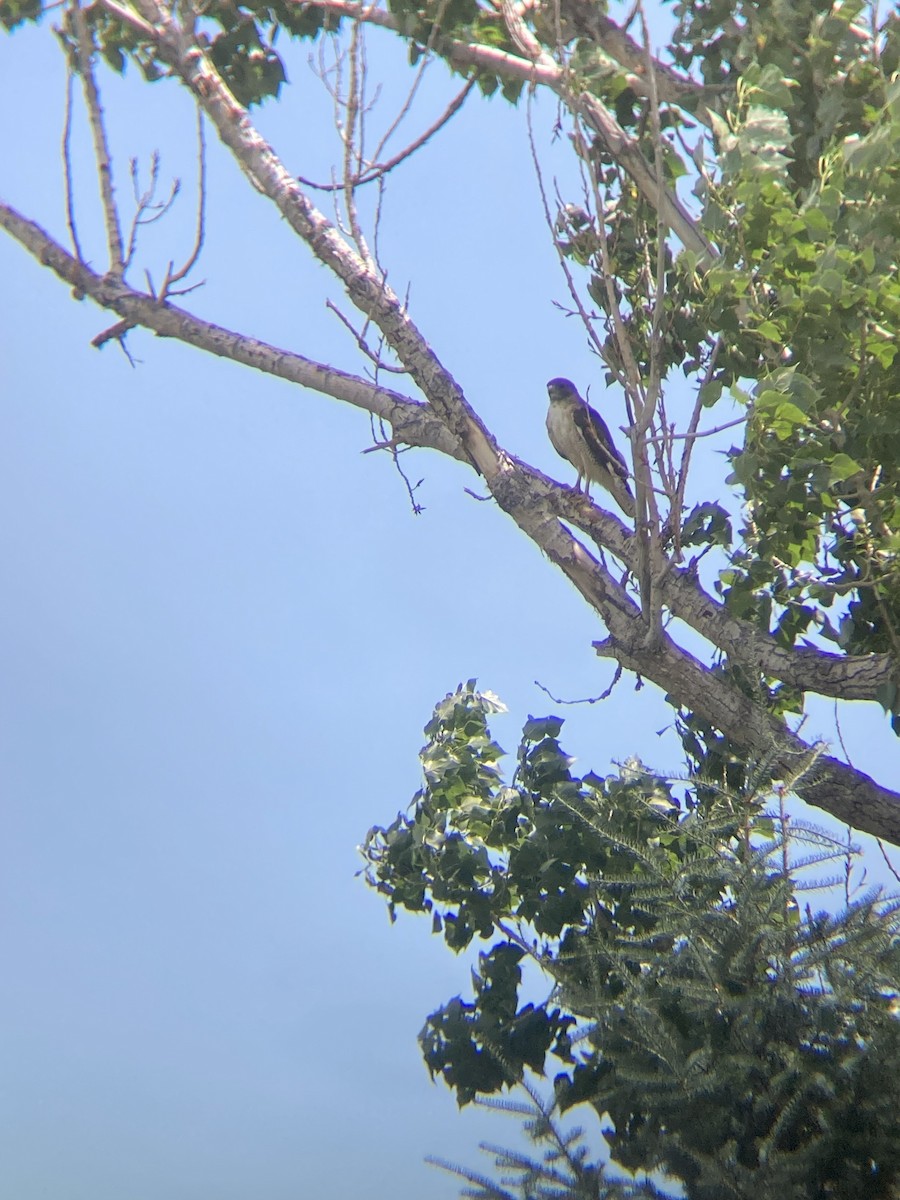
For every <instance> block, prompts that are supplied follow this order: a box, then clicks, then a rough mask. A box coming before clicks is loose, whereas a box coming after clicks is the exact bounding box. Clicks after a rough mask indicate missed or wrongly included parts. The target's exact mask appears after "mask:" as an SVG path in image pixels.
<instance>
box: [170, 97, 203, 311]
mask: <svg viewBox="0 0 900 1200" xmlns="http://www.w3.org/2000/svg"><path fill="white" fill-rule="evenodd" d="M197 172H198V180H197V232H196V235H195V237H194V247H193V249H192V250H191V253H190V255H189V256H188V258H187V260H186V261H185V263H184V265H183V266H182V267H180V268H179V270H177V271H176V272H175V274H174V275H171V276H170V277H169V280H168V285H169V286H168V288H167V289H166V291H167V292H168V291H170V290H171V285H172V284H173V283H180V282H181V280H182V279H184V278H185V276H186V275H188V274H189V273H190V272H191V271H192V270H193V269H194V267H195V266H196V264H197V260H198V259H199V257H200V251H201V250H202V249H203V241H204V239H205V237H206V137H205V134H204V129H203V109H202V108H200V106H199V105H198V106H197Z"/></svg>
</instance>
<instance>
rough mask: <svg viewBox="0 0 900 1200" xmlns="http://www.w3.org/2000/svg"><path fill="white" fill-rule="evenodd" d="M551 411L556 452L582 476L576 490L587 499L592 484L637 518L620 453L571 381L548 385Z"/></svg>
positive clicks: (550, 427) (549, 425)
mask: <svg viewBox="0 0 900 1200" xmlns="http://www.w3.org/2000/svg"><path fill="white" fill-rule="evenodd" d="M547 392H548V393H549V395H550V409H549V411H548V413H547V433H548V434H549V435H550V441H551V442H552V443H553V449H554V450H555V451H556V452H557V454H561V455H562V456H563V458H567V459H568V460H569V462H570V463H571V464H572V466H573V467H574V468H575V470H576V471H577V472H578V479H577V480H576V483H575V487H576V488H577V489H578V490H579V491H580V490H581V481H582V479H583V480H584V491H585V495H587V494H588V488H589V487H590V485H591V484H592V483H599V484H600V486H601V487H602V488H605V489H606V490H607V491H608V492H610V493H611V495H612V497H613V499H614V500H615V502H616V504H618V506H619V508H621V510H622V512H624V513H627V514H628V516H629V517H633V516H634V496H633V495H632V492H631V488H630V487H629V486H628V468H627V467H626V466H625V459H624V458H623V457H622V455H621V454H620V453H619V451H618V450H617V449H616V447H615V444H614V442H613V440H612V438H611V437H610V434H609V430H608V429H607V428H606V422H605V421H604V420H603V418H602V417H601V416H600V414H599V413H598V412H596V411H595V410H594V409H593V408H591V406H590V405H589V404H588V402H587V401H586V400H582V398H581V397H580V396H579V395H578V392H577V391H576V390H575V385H574V383H571V382H570V381H569V380H568V379H551V380H550V382H549V383H548V384H547Z"/></svg>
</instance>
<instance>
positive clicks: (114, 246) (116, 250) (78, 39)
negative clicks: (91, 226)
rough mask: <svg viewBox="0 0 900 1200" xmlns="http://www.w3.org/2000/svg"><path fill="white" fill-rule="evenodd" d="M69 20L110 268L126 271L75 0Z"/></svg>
mask: <svg viewBox="0 0 900 1200" xmlns="http://www.w3.org/2000/svg"><path fill="white" fill-rule="evenodd" d="M68 24H69V28H70V30H71V33H72V36H73V40H74V42H75V46H76V51H75V62H76V64H77V68H78V73H79V75H80V76H81V81H82V84H83V86H84V98H85V104H86V105H87V110H88V118H89V120H90V126H91V135H92V137H93V139H94V156H95V158H96V160H97V176H98V178H99V182H100V198H101V200H102V202H103V217H104V220H105V222H106V241H107V246H108V248H109V269H110V271H112V272H113V273H114V274H117V275H121V274H123V273H124V271H125V255H124V251H123V248H122V230H121V228H120V227H119V210H118V208H117V207H116V200H115V194H114V188H113V178H112V160H111V158H110V154H109V144H108V142H107V138H106V126H105V125H104V123H103V108H102V106H101V104H100V89H99V88H98V87H97V80H96V79H95V78H94V42H93V35H92V34H91V31H90V30H89V29H88V26H87V21H86V20H85V17H84V13H83V12H82V10H81V7H80V5H79V3H78V0H74V2H73V4H72V7H71V9H70V10H69V15H68Z"/></svg>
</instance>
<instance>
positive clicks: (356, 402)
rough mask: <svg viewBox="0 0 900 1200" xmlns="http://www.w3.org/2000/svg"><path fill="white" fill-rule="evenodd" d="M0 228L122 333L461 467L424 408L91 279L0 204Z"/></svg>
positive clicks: (459, 455) (106, 280)
mask: <svg viewBox="0 0 900 1200" xmlns="http://www.w3.org/2000/svg"><path fill="white" fill-rule="evenodd" d="M0 228H2V229H5V230H6V231H7V233H9V234H10V235H11V236H12V237H14V238H15V239H16V241H17V242H19V243H20V244H21V245H22V246H23V247H24V248H25V249H26V250H27V251H28V252H29V253H30V254H32V255H33V256H34V257H35V258H36V259H37V260H38V262H40V263H41V264H42V265H43V266H46V267H49V268H50V270H51V271H53V272H54V273H55V274H56V275H57V276H59V278H60V279H62V280H64V281H65V282H66V283H68V284H70V285H71V286H72V287H73V288H75V289H76V290H77V291H78V292H79V293H84V294H85V295H87V296H90V298H91V299H92V300H94V301H95V302H96V303H97V304H98V305H100V306H101V307H102V308H105V309H108V310H110V311H111V312H115V313H118V314H119V316H120V317H122V319H123V322H124V323H126V324H127V325H128V326H133V325H141V326H143V327H144V328H146V329H150V330H152V331H153V332H154V333H155V334H157V335H158V336H159V337H170V338H176V339H177V340H178V341H181V342H185V343H187V344H188V345H190V346H196V348H197V349H198V350H204V351H206V352H207V353H208V354H215V355H216V356H217V357H219V358H228V359H231V360H232V361H233V362H237V363H242V364H243V365H244V366H246V367H252V368H253V369H254V370H256V371H261V372H262V373H263V374H265V375H274V376H276V377H277V378H278V379H286V380H287V381H288V382H289V383H297V384H300V385H301V386H302V387H307V388H311V389H313V390H314V391H317V392H322V393H323V394H324V395H326V396H332V397H334V399H336V400H343V401H344V402H345V403H347V404H352V405H353V406H354V407H356V408H361V409H364V410H365V411H366V412H370V413H373V414H374V415H375V416H377V417H380V418H381V419H382V420H384V421H387V422H388V423H389V424H390V425H391V427H392V429H393V431H394V437H395V439H396V441H397V442H398V443H404V444H407V445H412V446H423V447H430V448H432V449H434V450H439V451H440V452H441V453H442V454H446V455H448V456H450V457H451V458H456V459H459V460H460V461H462V462H465V461H467V460H466V456H465V454H464V452H463V450H462V448H461V447H460V445H459V444H458V442H455V441H454V439H453V437H452V436H451V434H449V433H448V432H447V429H446V428H445V426H444V425H443V424H442V422H441V421H439V420H438V419H437V417H435V416H434V414H433V413H432V412H430V410H429V409H428V407H427V405H425V404H421V403H416V402H415V401H413V400H411V399H410V398H409V397H408V396H403V395H401V394H400V393H398V392H394V391H391V390H390V389H388V388H384V387H379V386H376V385H375V384H373V383H371V382H370V381H369V380H367V379H361V378H359V377H358V376H356V375H350V374H348V373H347V372H346V371H339V370H338V369H337V368H336V367H330V366H326V365H325V364H324V363H318V362H315V361H313V360H312V359H309V358H304V357H303V355H301V354H295V353H293V352H292V351H290V350H284V349H281V348H280V347H278V346H273V345H271V344H270V343H268V342H263V341H260V340H259V339H258V338H254V337H249V336H248V335H247V334H243V333H234V332H233V331H232V330H230V329H224V328H223V327H222V326H221V325H214V324H213V323H212V322H211V321H203V320H201V319H200V318H199V317H195V316H193V315H192V314H191V313H188V312H185V310H184V309H182V308H178V307H177V306H176V305H173V304H170V303H168V302H166V303H162V304H161V303H160V302H159V301H158V300H157V299H156V297H155V296H151V295H149V294H148V293H146V292H138V291H136V290H135V289H134V288H131V287H129V286H128V284H126V283H124V282H123V281H122V280H121V279H118V278H116V277H115V276H112V275H98V274H97V273H96V272H94V271H91V270H90V268H89V267H87V266H86V265H85V264H84V263H80V262H79V261H78V260H77V259H76V258H74V257H73V256H72V255H71V254H69V253H68V251H67V250H65V249H64V248H63V247H62V246H60V245H59V243H57V242H55V241H54V240H53V238H51V237H50V236H49V234H47V233H46V232H45V231H44V230H43V229H41V227H40V226H39V225H37V224H35V222H33V221H30V220H28V218H27V217H23V216H22V215H21V214H20V213H18V212H16V210H15V209H13V208H11V207H10V206H9V205H7V204H4V203H3V202H2V201H0ZM123 332H124V331H123Z"/></svg>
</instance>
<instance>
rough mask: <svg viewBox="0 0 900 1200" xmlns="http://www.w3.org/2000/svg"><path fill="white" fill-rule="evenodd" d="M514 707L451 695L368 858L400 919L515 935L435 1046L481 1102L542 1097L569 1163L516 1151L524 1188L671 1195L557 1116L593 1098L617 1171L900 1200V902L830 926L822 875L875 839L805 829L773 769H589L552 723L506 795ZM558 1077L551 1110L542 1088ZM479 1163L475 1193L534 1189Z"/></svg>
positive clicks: (542, 1131)
mask: <svg viewBox="0 0 900 1200" xmlns="http://www.w3.org/2000/svg"><path fill="white" fill-rule="evenodd" d="M500 709H502V705H500V704H499V703H498V702H497V700H496V698H495V697H493V696H490V695H483V694H480V693H478V692H476V691H475V688H474V685H473V684H472V683H471V682H470V683H469V684H468V685H466V686H464V687H460V688H458V689H457V690H456V692H454V693H452V694H451V695H448V696H447V697H446V698H445V699H444V700H443V701H442V702H441V703H440V704H438V705H437V707H436V709H435V712H434V716H433V718H432V720H431V721H430V722H429V724H428V725H427V726H426V729H425V732H426V736H427V742H426V744H425V746H424V748H423V749H422V752H421V762H422V771H423V776H424V782H423V786H422V788H421V789H420V790H419V791H418V792H417V794H416V796H415V797H414V800H413V804H412V805H411V806H410V809H409V810H407V813H405V814H400V815H399V816H398V817H397V819H396V820H395V821H394V822H393V823H392V824H391V825H390V826H389V827H387V828H379V827H376V828H374V829H372V830H371V831H370V833H369V836H368V839H367V841H366V846H365V857H366V859H367V877H368V880H369V882H370V884H371V885H372V886H373V887H374V888H376V889H377V890H378V891H379V892H381V893H382V894H383V895H384V896H385V897H386V898H387V900H388V904H389V906H390V909H391V913H392V914H394V913H395V912H396V911H397V909H406V910H408V911H411V912H421V913H428V914H430V915H431V917H432V921H433V929H434V930H435V932H443V936H444V939H445V941H446V943H447V945H448V946H449V947H450V948H451V949H452V950H454V951H456V952H458V951H460V950H462V949H464V948H465V947H466V946H468V945H469V943H470V942H471V941H472V940H473V939H475V938H479V939H481V940H482V941H487V940H489V939H491V938H492V937H497V939H498V940H497V941H495V942H494V944H493V945H491V946H490V948H489V949H487V950H485V951H484V952H482V953H481V954H480V955H479V958H478V967H477V970H475V971H474V972H473V985H474V986H473V991H474V995H473V997H472V999H471V1001H466V1000H463V999H462V998H461V997H459V996H457V997H455V998H454V999H452V1000H450V1001H449V1002H448V1003H447V1004H445V1005H444V1006H443V1007H442V1008H440V1009H439V1010H437V1011H436V1012H433V1013H432V1014H431V1015H430V1016H429V1017H428V1019H427V1021H426V1023H425V1027H424V1029H423V1030H422V1033H421V1034H420V1042H421V1045H422V1050H423V1054H424V1057H425V1062H426V1064H427V1066H428V1068H429V1070H430V1071H431V1073H432V1075H433V1076H437V1077H439V1078H441V1079H442V1080H443V1082H444V1083H446V1084H447V1086H448V1087H450V1088H452V1089H453V1090H454V1091H455V1092H456V1095H457V1098H458V1100H459V1103H460V1105H463V1104H467V1103H469V1102H470V1101H471V1100H473V1099H476V1098H478V1097H485V1096H490V1095H491V1094H492V1093H496V1092H498V1091H500V1090H501V1089H502V1088H504V1087H511V1086H514V1085H516V1084H520V1085H523V1086H525V1087H526V1089H527V1090H528V1092H529V1094H530V1095H531V1097H532V1098H533V1100H534V1103H535V1105H536V1107H537V1114H536V1117H535V1118H534V1120H533V1123H532V1124H533V1128H534V1129H535V1131H536V1140H538V1141H541V1140H543V1141H544V1142H545V1143H549V1144H550V1154H549V1155H548V1159H547V1164H546V1166H545V1167H543V1168H542V1167H541V1165H540V1164H533V1163H531V1162H530V1161H529V1160H528V1159H527V1158H524V1157H523V1156H516V1155H513V1154H509V1155H506V1156H503V1155H502V1154H501V1157H500V1161H501V1165H503V1166H504V1167H506V1168H507V1170H509V1168H513V1169H514V1179H513V1182H516V1183H518V1184H519V1185H520V1186H521V1189H522V1190H521V1195H522V1196H523V1197H524V1196H528V1195H534V1194H541V1195H543V1194H547V1195H559V1196H566V1197H572V1198H574V1197H600V1196H610V1197H612V1196H619V1195H639V1196H640V1195H643V1196H647V1197H649V1196H658V1195H660V1193H659V1192H658V1191H657V1189H656V1187H653V1186H650V1185H649V1184H648V1185H645V1186H641V1185H635V1186H634V1188H633V1189H632V1187H631V1186H624V1185H623V1184H622V1183H621V1181H616V1180H615V1179H610V1178H609V1176H608V1174H607V1173H606V1172H605V1170H604V1167H603V1165H602V1163H600V1162H597V1161H593V1160H591V1159H587V1158H586V1157H585V1153H584V1151H583V1149H582V1150H581V1152H580V1153H579V1152H577V1150H576V1149H574V1148H573V1147H572V1143H571V1140H570V1139H566V1138H565V1137H563V1136H562V1135H560V1134H559V1133H558V1132H557V1131H556V1129H555V1126H554V1122H553V1117H554V1115H555V1110H556V1109H557V1108H559V1109H561V1110H562V1111H563V1112H565V1111H566V1110H570V1109H575V1108H577V1107H578V1106H582V1105H587V1106H590V1107H592V1108H593V1109H595V1110H596V1112H597V1113H598V1114H599V1115H600V1117H601V1118H605V1119H606V1120H607V1122H608V1124H607V1127H606V1129H605V1130H604V1133H605V1137H606V1140H607V1142H608V1143H609V1147H610V1154H611V1157H612V1160H613V1162H614V1163H616V1164H617V1165H618V1166H620V1167H624V1168H626V1169H628V1170H629V1171H632V1172H637V1171H641V1172H660V1171H662V1172H663V1174H664V1177H665V1181H666V1182H670V1181H675V1182H677V1184H678V1185H679V1187H681V1188H682V1189H683V1194H684V1195H686V1196H688V1197H690V1198H691V1200H720V1198H722V1197H726V1196H729V1197H735V1198H738V1197H746V1198H748V1200H749V1198H750V1197H753V1196H759V1195H763V1196H775V1195H803V1196H809V1197H823V1198H824V1197H826V1196H846V1197H847V1198H848V1200H850V1198H858V1197H862V1196H870V1197H873V1198H874V1197H889V1196H894V1195H896V1192H897V1182H898V1175H900V1148H898V1142H897V1137H896V1117H895V1114H896V1106H897V1099H898V1094H897V1089H898V1085H897V1080H898V1078H900V1072H898V1066H900V1057H898V1056H900V1025H898V1022H897V1018H896V1009H897V996H898V992H897V979H898V965H900V964H898V962H897V954H898V949H900V923H898V906H897V904H896V902H894V903H893V904H887V903H885V902H884V900H883V899H882V898H881V897H880V896H879V895H878V894H877V893H872V892H869V893H867V894H862V895H857V896H851V895H850V889H849V887H846V892H845V898H844V899H845V904H844V906H843V907H842V909H841V911H839V912H838V913H837V914H836V915H835V914H830V913H828V912H823V911H820V912H815V913H814V912H813V910H812V909H811V908H810V906H809V903H808V902H806V903H804V898H803V893H804V891H808V889H809V886H810V880H809V871H810V868H811V867H813V868H814V869H815V870H817V871H821V869H822V867H823V865H824V864H826V863H828V862H830V861H834V860H837V861H838V862H840V861H841V860H844V864H845V867H847V868H848V869H847V870H845V871H844V873H843V874H844V878H845V880H849V878H850V874H849V865H850V862H851V859H852V850H851V848H850V847H849V846H848V845H847V844H844V845H841V844H838V843H834V842H833V841H832V840H831V839H830V838H829V837H827V836H826V835H824V834H823V833H822V832H820V831H817V830H816V829H815V828H813V827H810V826H808V825H806V824H804V823H802V822H795V821H791V820H790V818H789V817H788V816H787V813H786V809H785V805H784V795H783V794H782V795H781V797H780V801H779V800H778V798H775V799H776V804H775V807H774V810H773V811H771V812H769V811H766V809H765V807H764V805H765V803H766V800H767V797H766V795H765V794H764V793H762V794H761V793H759V792H758V791H757V790H756V786H755V784H756V781H754V779H753V778H752V775H749V776H747V777H745V779H744V781H743V787H742V788H741V790H740V791H735V792H730V791H726V790H723V789H721V788H718V787H716V786H710V784H709V782H708V781H704V780H693V781H690V782H688V783H687V784H685V783H682V784H680V785H673V783H672V781H668V780H665V779H663V778H660V777H659V776H656V775H654V774H653V773H651V772H649V771H647V769H646V768H644V767H643V765H642V764H641V763H640V762H639V761H637V760H631V761H629V762H627V763H625V764H624V765H623V767H622V768H621V769H620V772H619V774H618V775H616V776H610V777H607V778H605V779H604V778H601V777H599V776H597V775H594V774H588V775H585V776H584V777H582V778H578V777H576V776H575V775H573V774H572V772H571V761H572V760H571V759H569V757H568V756H567V755H566V754H565V753H564V752H563V750H562V748H561V746H560V742H559V735H560V732H561V728H562V721H560V720H559V719H558V718H555V717H549V718H545V719H537V720H536V719H534V718H529V720H528V722H527V724H526V725H525V728H524V730H523V735H522V741H521V743H520V745H519V748H518V752H517V755H516V767H515V772H514V774H513V776H512V778H511V779H510V780H509V782H507V781H506V780H504V778H503V776H502V774H501V772H500V769H499V767H498V765H497V764H498V760H499V759H500V757H501V755H502V751H501V750H500V747H499V746H498V745H497V743H496V742H495V741H494V740H493V739H492V737H491V733H490V728H489V725H488V718H489V716H490V715H491V714H492V713H495V712H497V711H498V710H500ZM810 765H812V764H810ZM762 779H763V781H764V779H765V775H764V773H763V776H762ZM529 959H531V960H534V961H535V962H536V963H537V964H538V965H539V966H540V968H541V969H542V971H543V972H544V974H545V975H546V977H548V979H549V981H550V983H551V988H552V990H551V993H550V996H549V998H548V999H546V1000H544V1001H543V1002H542V1003H538V1004H534V1003H523V1002H522V996H521V991H522V963H523V960H526V961H527V960H529ZM551 1070H553V1071H555V1077H554V1079H553V1098H552V1101H550V1102H546V1101H542V1100H541V1099H540V1098H539V1095H538V1094H537V1093H536V1092H535V1090H534V1089H533V1087H532V1086H531V1085H530V1084H529V1083H528V1077H529V1075H530V1074H537V1075H538V1076H544V1075H546V1074H547V1073H548V1072H549V1071H551ZM461 1173H462V1174H464V1175H465V1176H466V1177H467V1178H469V1179H470V1180H471V1181H473V1182H475V1183H478V1184H480V1185H481V1189H482V1190H481V1191H479V1192H478V1193H470V1194H477V1195H480V1196H483V1197H509V1196H510V1194H511V1193H509V1192H508V1191H504V1190H502V1189H501V1188H500V1187H497V1186H495V1185H492V1184H490V1183H489V1182H488V1181H485V1180H483V1179H482V1178H481V1177H480V1176H476V1175H473V1174H471V1173H469V1172H461ZM537 1182H541V1183H544V1184H547V1185H550V1186H549V1188H548V1190H547V1191H546V1192H544V1191H543V1190H540V1191H538V1192H537V1193H535V1191H534V1190H532V1189H533V1187H534V1186H535V1184H536V1183H537ZM526 1185H527V1186H526Z"/></svg>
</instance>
